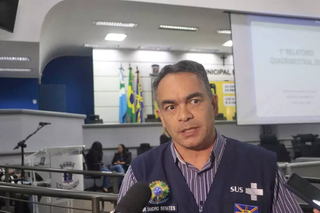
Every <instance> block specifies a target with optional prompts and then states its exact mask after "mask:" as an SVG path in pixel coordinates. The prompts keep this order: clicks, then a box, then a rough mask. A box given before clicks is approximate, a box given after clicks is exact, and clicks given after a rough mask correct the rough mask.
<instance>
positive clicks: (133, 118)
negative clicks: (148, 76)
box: [127, 66, 136, 123]
mask: <svg viewBox="0 0 320 213" xmlns="http://www.w3.org/2000/svg"><path fill="white" fill-rule="evenodd" d="M132 84H133V74H132V67H131V66H129V83H128V96H127V97H128V101H127V103H128V108H127V113H128V115H129V117H130V122H131V123H135V122H136V111H135V109H134V94H133V86H132Z"/></svg>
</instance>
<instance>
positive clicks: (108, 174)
mask: <svg viewBox="0 0 320 213" xmlns="http://www.w3.org/2000/svg"><path fill="white" fill-rule="evenodd" d="M0 168H4V169H5V178H6V179H5V180H6V182H8V181H9V169H20V170H25V171H40V172H53V173H70V174H80V175H87V176H103V177H111V178H113V192H114V193H118V183H117V178H121V177H122V178H123V177H124V174H122V173H117V172H101V171H84V170H73V169H72V170H71V169H55V168H42V167H33V166H13V165H0Z"/></svg>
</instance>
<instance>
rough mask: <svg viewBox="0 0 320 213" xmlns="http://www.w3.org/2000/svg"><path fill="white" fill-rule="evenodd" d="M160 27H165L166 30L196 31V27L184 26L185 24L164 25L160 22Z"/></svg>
mask: <svg viewBox="0 0 320 213" xmlns="http://www.w3.org/2000/svg"><path fill="white" fill-rule="evenodd" d="M159 28H160V29H166V30H182V31H193V32H194V31H198V30H199V28H198V27H186V26H175V25H165V24H161V25H160V26H159Z"/></svg>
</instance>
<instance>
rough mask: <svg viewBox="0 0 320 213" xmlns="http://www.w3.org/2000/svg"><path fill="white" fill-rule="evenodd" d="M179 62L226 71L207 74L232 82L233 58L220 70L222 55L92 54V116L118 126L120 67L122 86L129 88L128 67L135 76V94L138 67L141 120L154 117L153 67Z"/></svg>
mask: <svg viewBox="0 0 320 213" xmlns="http://www.w3.org/2000/svg"><path fill="white" fill-rule="evenodd" d="M180 60H194V61H197V62H199V63H202V64H203V65H204V67H205V68H206V69H228V70H229V71H230V73H231V75H214V74H208V77H209V80H212V81H214V80H230V81H233V80H234V76H233V74H232V70H233V65H232V56H228V58H227V59H226V63H225V64H226V65H225V66H223V62H222V59H221V55H217V54H201V53H182V52H159V51H142V50H101V49H95V50H93V72H94V101H95V103H94V107H95V114H98V115H100V118H102V119H103V121H104V122H105V123H117V122H118V120H119V118H118V117H119V72H120V71H119V67H120V65H121V64H122V66H123V68H124V69H125V72H124V76H125V84H126V90H127V88H128V75H129V70H128V67H129V63H130V64H131V67H132V68H133V72H134V84H133V89H134V91H135V90H136V76H137V74H136V73H135V71H136V67H137V66H138V67H139V70H140V76H141V87H142V94H143V98H144V117H146V116H147V114H153V111H152V102H153V99H152V89H151V82H152V78H151V77H150V74H151V73H152V68H151V65H152V64H158V65H160V69H161V68H162V67H164V66H165V65H167V64H174V63H176V62H178V61H180Z"/></svg>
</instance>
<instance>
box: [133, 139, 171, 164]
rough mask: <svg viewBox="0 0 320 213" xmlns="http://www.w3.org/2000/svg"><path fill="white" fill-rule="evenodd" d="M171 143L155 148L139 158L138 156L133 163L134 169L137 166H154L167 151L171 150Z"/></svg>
mask: <svg viewBox="0 0 320 213" xmlns="http://www.w3.org/2000/svg"><path fill="white" fill-rule="evenodd" d="M170 144H171V143H165V144H162V145H160V146H158V147H156V148H153V149H151V150H149V151H147V152H145V153H143V154H141V155H139V156H137V157H136V158H135V159H134V160H133V161H132V166H133V167H134V166H135V165H139V166H142V165H149V164H150V165H152V164H154V162H155V161H158V160H159V158H160V157H161V156H162V155H163V153H164V152H165V150H167V149H168V148H170Z"/></svg>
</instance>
